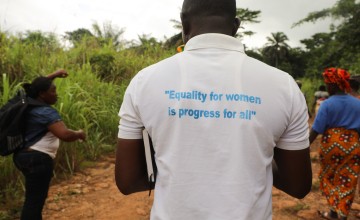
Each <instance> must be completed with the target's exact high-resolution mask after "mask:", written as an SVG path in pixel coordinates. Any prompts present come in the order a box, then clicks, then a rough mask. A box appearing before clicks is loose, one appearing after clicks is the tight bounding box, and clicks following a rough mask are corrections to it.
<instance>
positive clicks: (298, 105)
mask: <svg viewBox="0 0 360 220" xmlns="http://www.w3.org/2000/svg"><path fill="white" fill-rule="evenodd" d="M289 94H291V103H289V104H290V106H291V109H290V111H291V112H290V120H289V124H288V126H287V128H286V129H285V132H284V133H283V135H282V136H281V137H280V139H279V141H278V142H277V145H276V146H277V147H278V148H281V149H284V150H302V149H305V148H308V147H309V145H310V144H309V124H308V120H309V116H308V109H307V105H306V101H305V97H304V95H303V94H302V92H301V91H300V89H299V88H298V86H297V85H296V83H295V81H294V80H293V79H290V93H289Z"/></svg>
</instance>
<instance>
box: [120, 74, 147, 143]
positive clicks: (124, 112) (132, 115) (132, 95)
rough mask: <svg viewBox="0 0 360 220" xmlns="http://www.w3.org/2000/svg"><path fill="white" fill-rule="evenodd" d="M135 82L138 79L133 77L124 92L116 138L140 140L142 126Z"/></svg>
mask: <svg viewBox="0 0 360 220" xmlns="http://www.w3.org/2000/svg"><path fill="white" fill-rule="evenodd" d="M137 80H138V77H137V76H135V77H134V78H133V80H131V82H130V84H129V86H128V87H127V89H126V91H125V95H124V98H123V102H122V104H121V107H120V111H119V117H120V122H119V133H118V138H123V139H142V129H143V127H144V125H143V124H142V122H141V118H140V116H139V115H140V114H139V111H138V108H137V105H136V100H137V99H136V98H137V94H136V93H137Z"/></svg>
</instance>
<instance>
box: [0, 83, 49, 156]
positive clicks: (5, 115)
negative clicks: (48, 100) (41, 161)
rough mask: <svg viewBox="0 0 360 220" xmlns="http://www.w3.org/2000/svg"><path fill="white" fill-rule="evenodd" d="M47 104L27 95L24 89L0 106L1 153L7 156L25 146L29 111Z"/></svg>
mask: <svg viewBox="0 0 360 220" xmlns="http://www.w3.org/2000/svg"><path fill="white" fill-rule="evenodd" d="M43 105H46V104H45V103H43V102H40V101H37V100H35V99H32V98H30V97H27V96H26V94H25V91H24V90H19V92H18V94H17V95H16V96H15V97H13V98H12V99H10V100H9V101H8V102H7V103H6V104H5V105H4V106H2V107H1V108H0V155H1V156H7V155H10V154H12V153H14V152H16V151H18V150H21V149H23V148H24V144H25V142H24V136H25V129H26V125H25V124H26V123H25V121H26V116H27V111H28V110H29V108H31V107H35V106H43Z"/></svg>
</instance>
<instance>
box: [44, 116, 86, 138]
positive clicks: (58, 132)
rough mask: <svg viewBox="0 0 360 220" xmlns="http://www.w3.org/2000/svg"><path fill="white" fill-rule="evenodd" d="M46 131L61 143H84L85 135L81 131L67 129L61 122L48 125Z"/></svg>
mask: <svg viewBox="0 0 360 220" xmlns="http://www.w3.org/2000/svg"><path fill="white" fill-rule="evenodd" d="M48 129H49V131H50V132H51V133H53V134H54V135H55V136H56V137H58V138H59V139H60V140H62V141H66V142H72V141H76V140H79V139H80V140H83V141H84V140H85V139H86V135H85V132H84V131H83V130H77V131H74V130H71V129H68V128H67V127H66V126H65V123H64V122H63V121H57V122H55V123H53V124H51V125H49V126H48Z"/></svg>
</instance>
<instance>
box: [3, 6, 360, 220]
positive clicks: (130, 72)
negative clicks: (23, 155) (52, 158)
mask: <svg viewBox="0 0 360 220" xmlns="http://www.w3.org/2000/svg"><path fill="white" fill-rule="evenodd" d="M359 9H360V3H357V2H356V1H355V0H339V1H338V2H337V3H336V4H335V5H334V6H333V7H331V8H328V9H324V10H322V11H320V12H314V13H311V14H309V16H308V17H307V18H305V19H303V20H301V21H299V22H298V23H296V24H295V26H297V25H301V24H302V23H304V22H309V21H311V22H315V21H317V20H318V19H321V18H323V17H327V16H330V17H332V18H333V21H334V22H335V23H336V25H332V31H331V32H330V33H315V34H314V35H313V36H312V37H311V38H310V39H303V40H302V41H301V43H303V45H304V47H303V48H291V47H290V46H289V45H288V44H287V41H288V40H289V39H288V37H287V36H286V34H285V33H282V32H276V33H269V37H268V38H267V39H268V43H267V44H265V45H264V46H263V47H262V48H258V49H251V50H246V53H247V54H248V55H249V56H251V57H254V58H256V59H259V60H261V61H263V62H266V63H267V64H269V65H272V66H274V67H276V68H279V69H281V70H284V71H286V72H288V73H290V74H291V75H292V76H293V77H294V78H295V79H300V80H301V81H302V90H303V92H304V93H305V95H306V97H307V102H308V105H309V107H310V108H311V103H312V102H313V94H314V91H315V90H316V89H317V88H318V87H319V85H321V84H322V80H321V78H322V77H321V73H322V72H323V70H324V68H326V67H341V68H346V69H348V70H349V72H350V73H352V74H360V54H359V53H358V52H359V51H360V48H359V47H360V26H359V25H358V21H359V19H360V10H359ZM260 13H261V12H260V11H251V10H249V9H238V11H237V15H238V16H239V17H240V18H241V20H242V21H243V24H244V22H245V23H257V22H261V21H259V20H258V17H259V16H260ZM173 22H174V23H175V27H176V28H181V24H180V23H179V22H177V21H174V20H173ZM93 29H94V30H93V31H90V30H87V29H84V28H79V29H78V30H75V31H72V32H66V33H65V36H64V37H63V38H62V39H58V38H57V36H55V35H54V34H52V33H43V32H40V31H35V32H30V31H27V32H25V33H18V34H16V35H13V34H11V33H7V32H2V31H1V29H0V76H1V77H2V79H1V80H2V81H1V83H0V105H3V104H4V103H5V102H6V101H7V100H8V99H9V98H11V97H12V96H13V95H14V94H15V93H16V91H17V89H18V88H19V86H21V83H22V82H28V81H30V80H32V79H33V78H34V77H36V76H38V75H47V74H48V73H51V72H53V71H54V70H56V69H59V68H63V69H66V70H67V71H68V72H69V75H70V76H69V77H68V78H65V79H57V80H55V83H56V85H57V88H58V93H59V100H58V102H57V104H56V105H55V108H57V109H58V110H59V112H60V114H61V115H62V118H63V120H64V121H65V123H66V124H67V125H68V127H69V128H72V129H79V128H83V129H84V130H85V131H86V133H87V134H88V140H87V141H86V142H83V143H80V142H74V143H64V142H62V143H61V146H60V149H59V152H58V156H57V158H56V167H55V178H58V177H63V176H67V175H71V174H72V173H73V172H75V171H77V170H80V169H82V167H84V166H86V164H91V161H95V160H97V159H98V158H99V157H100V156H101V155H103V154H106V153H113V152H114V146H115V141H116V136H117V126H118V120H119V118H118V116H117V114H118V111H119V107H120V105H121V102H122V97H123V94H124V91H125V89H126V87H127V85H128V83H129V81H130V79H131V78H132V77H133V76H134V75H135V74H136V73H137V72H138V71H139V70H141V69H142V68H144V67H146V66H148V65H151V64H153V63H156V62H158V61H160V60H162V59H164V58H166V57H169V56H171V55H173V54H175V53H176V47H177V46H178V45H181V44H182V41H181V34H177V35H175V36H173V37H171V38H169V39H167V40H165V41H164V42H159V41H158V40H156V39H155V38H152V37H150V36H147V35H142V36H139V40H138V42H126V41H122V40H121V36H122V34H123V32H124V30H123V29H117V28H114V27H113V26H112V25H111V23H106V24H105V25H103V27H102V28H101V26H99V25H98V24H96V23H95V24H94V25H93ZM253 34H256V33H254V32H252V31H249V30H244V28H243V27H241V28H240V30H239V32H238V34H237V36H238V37H239V38H241V37H243V36H245V35H253ZM245 46H246V45H245ZM159 80H161V79H159ZM0 170H1V171H0V204H1V206H2V208H4V209H2V208H1V209H0V210H10V212H2V211H0V219H2V218H6V216H8V215H13V214H14V213H15V214H16V213H17V211H16V210H17V209H18V207H19V204H21V203H20V202H19V199H21V197H22V196H23V192H22V191H23V184H24V183H23V179H22V176H21V175H20V174H19V172H18V171H17V170H16V169H15V167H14V165H13V163H12V158H11V156H9V157H0ZM315 186H316V183H315ZM14 207H15V208H14ZM304 208H306V207H303V206H299V207H295V210H298V209H304Z"/></svg>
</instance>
